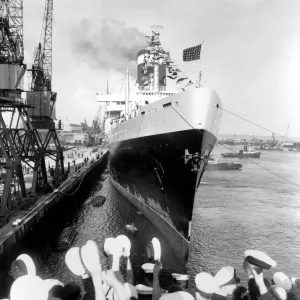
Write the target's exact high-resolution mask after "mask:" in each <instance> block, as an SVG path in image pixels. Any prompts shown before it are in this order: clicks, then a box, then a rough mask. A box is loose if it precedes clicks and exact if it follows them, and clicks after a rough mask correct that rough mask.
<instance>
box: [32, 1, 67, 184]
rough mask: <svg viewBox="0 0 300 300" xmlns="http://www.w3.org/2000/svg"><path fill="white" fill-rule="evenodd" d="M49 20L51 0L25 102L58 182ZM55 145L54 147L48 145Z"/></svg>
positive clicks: (60, 172)
mask: <svg viewBox="0 0 300 300" xmlns="http://www.w3.org/2000/svg"><path fill="white" fill-rule="evenodd" d="M52 20H53V0H46V2H45V12H44V19H43V26H42V33H41V40H40V42H39V44H38V47H37V50H36V54H35V58H34V63H33V65H32V68H31V70H30V71H31V74H32V82H31V91H30V92H28V93H27V100H28V103H31V104H32V105H33V106H35V107H34V108H33V109H30V110H28V114H29V116H30V118H31V120H32V124H33V126H34V128H36V129H38V130H39V133H40V136H41V139H42V143H43V148H44V150H45V155H46V156H48V157H50V158H51V159H53V161H54V164H55V167H54V169H55V176H54V181H55V183H56V184H57V185H58V184H59V182H60V181H61V180H62V179H63V178H64V173H65V172H64V160H63V149H62V147H61V145H60V142H59V140H58V136H57V132H56V129H55V123H54V119H55V118H56V115H55V103H56V98H57V93H56V92H53V91H52ZM52 145H54V148H53V147H51V146H52Z"/></svg>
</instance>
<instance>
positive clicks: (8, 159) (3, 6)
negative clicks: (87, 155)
mask: <svg viewBox="0 0 300 300" xmlns="http://www.w3.org/2000/svg"><path fill="white" fill-rule="evenodd" d="M23 60H24V47H23V0H0V78H1V80H0V227H2V226H3V225H4V224H5V223H7V221H8V220H9V218H10V217H11V216H12V215H13V214H14V212H15V211H16V210H18V209H20V208H23V209H24V208H25V209H26V207H28V206H29V205H31V204H33V202H34V201H35V199H36V198H35V194H36V191H37V189H38V181H39V180H40V177H41V164H40V162H41V160H42V157H43V149H42V146H41V143H40V140H39V136H38V132H37V131H36V130H35V129H34V128H33V127H32V124H31V122H30V119H29V117H28V115H27V109H26V107H27V105H26V104H25V103H24V101H23V99H22V98H21V93H22V91H23V86H24V81H23V77H24V74H25V71H26V65H25V64H24V63H23ZM27 166H28V167H27ZM29 167H30V168H33V172H32V176H31V177H30V176H29V177H27V178H26V184H25V176H24V170H25V168H26V169H27V171H28V170H29ZM30 181H31V185H30ZM29 187H30V190H28V189H29Z"/></svg>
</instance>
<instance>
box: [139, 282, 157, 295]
mask: <svg viewBox="0 0 300 300" xmlns="http://www.w3.org/2000/svg"><path fill="white" fill-rule="evenodd" d="M135 288H136V290H137V292H138V293H139V294H140V295H151V294H152V292H153V288H152V287H149V286H146V285H143V284H137V285H136V286H135Z"/></svg>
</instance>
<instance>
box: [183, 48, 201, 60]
mask: <svg viewBox="0 0 300 300" xmlns="http://www.w3.org/2000/svg"><path fill="white" fill-rule="evenodd" d="M201 45H202V44H200V45H198V46H195V47H190V48H186V49H184V50H183V54H182V56H183V61H191V60H197V59H200V52H201Z"/></svg>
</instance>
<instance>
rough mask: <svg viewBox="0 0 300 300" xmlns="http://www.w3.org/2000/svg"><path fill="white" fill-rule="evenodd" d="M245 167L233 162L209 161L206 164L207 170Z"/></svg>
mask: <svg viewBox="0 0 300 300" xmlns="http://www.w3.org/2000/svg"><path fill="white" fill-rule="evenodd" d="M242 167H243V165H242V164H236V163H233V162H209V163H208V164H207V165H206V168H205V169H206V170H240V169H241V168H242Z"/></svg>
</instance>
